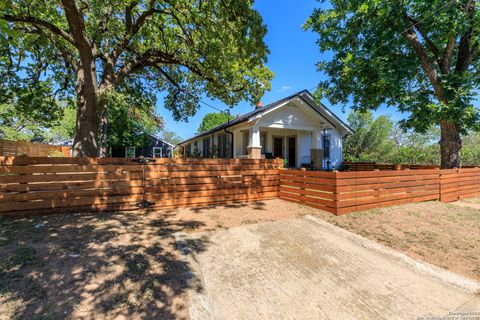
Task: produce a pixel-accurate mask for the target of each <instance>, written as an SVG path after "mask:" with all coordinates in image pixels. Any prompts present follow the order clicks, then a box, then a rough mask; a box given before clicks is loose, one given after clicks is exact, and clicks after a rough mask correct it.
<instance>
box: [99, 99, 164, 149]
mask: <svg viewBox="0 0 480 320" xmlns="http://www.w3.org/2000/svg"><path fill="white" fill-rule="evenodd" d="M107 104H108V106H109V107H108V129H107V130H108V135H107V137H108V138H107V145H108V146H111V147H112V146H127V145H128V146H132V147H137V146H142V145H144V142H145V139H146V138H147V135H146V134H155V133H156V132H157V131H158V130H159V129H161V128H162V127H163V119H162V118H161V117H160V116H158V115H157V114H156V111H155V105H154V104H153V101H152V99H151V98H150V99H149V98H148V97H145V96H144V97H143V98H142V97H135V96H133V95H132V94H128V93H114V92H112V93H110V94H109V95H108V102H107Z"/></svg>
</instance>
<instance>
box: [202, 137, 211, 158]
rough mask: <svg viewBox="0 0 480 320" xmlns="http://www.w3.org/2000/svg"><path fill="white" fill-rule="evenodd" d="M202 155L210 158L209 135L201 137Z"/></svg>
mask: <svg viewBox="0 0 480 320" xmlns="http://www.w3.org/2000/svg"><path fill="white" fill-rule="evenodd" d="M203 157H204V158H210V137H208V138H205V139H203Z"/></svg>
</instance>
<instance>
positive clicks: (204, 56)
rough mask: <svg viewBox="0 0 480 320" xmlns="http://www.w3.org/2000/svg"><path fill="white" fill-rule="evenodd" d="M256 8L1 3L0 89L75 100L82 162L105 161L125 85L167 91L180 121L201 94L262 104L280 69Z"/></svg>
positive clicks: (212, 2)
mask: <svg viewBox="0 0 480 320" xmlns="http://www.w3.org/2000/svg"><path fill="white" fill-rule="evenodd" d="M252 5H253V1H251V0H244V1H235V0H222V1H217V0H182V1H178V0H101V1H100V0H92V1H75V0H60V1H43V0H28V1H26V0H13V1H12V0H0V50H1V51H2V56H1V57H2V58H1V59H0V76H1V77H2V80H5V81H4V83H3V84H2V85H0V91H1V92H0V93H5V94H7V95H8V94H9V92H10V91H13V90H16V91H18V90H22V89H28V90H31V89H39V90H43V88H47V89H48V90H45V92H44V94H43V97H55V98H57V99H59V100H63V99H66V98H72V97H74V98H76V107H77V121H76V134H75V140H74V154H75V155H77V156H97V151H98V143H99V140H100V141H101V144H104V143H106V141H107V138H106V133H107V131H106V128H108V124H107V122H108V116H107V114H108V107H109V104H108V97H109V94H110V93H111V92H121V91H122V90H120V89H121V88H122V87H124V88H134V89H135V90H136V91H137V93H139V94H151V93H158V92H166V97H165V100H164V103H165V107H166V108H167V109H168V110H170V111H171V112H172V114H173V117H174V119H175V120H186V119H188V117H190V116H192V115H194V114H195V113H196V111H197V109H198V106H199V100H200V97H201V96H207V97H209V98H216V99H219V100H221V101H223V102H224V103H226V104H227V105H235V104H236V103H238V102H240V101H242V100H247V101H250V102H251V103H254V102H256V101H258V100H259V99H260V97H261V96H262V95H263V92H264V91H265V90H268V89H269V88H270V80H271V78H272V73H271V72H270V70H268V68H267V67H266V66H265V63H266V58H267V54H268V49H267V47H266V45H265V43H264V41H263V37H264V36H265V33H266V26H265V25H264V24H263V22H262V18H261V16H260V14H259V13H258V12H257V11H256V10H254V9H253V7H252ZM153 96H155V95H153ZM0 103H1V101H0ZM35 107H36V108H37V106H36V105H35ZM43 110H44V109H42V111H43ZM100 129H101V130H100ZM99 132H100V135H101V139H99V138H98V135H99Z"/></svg>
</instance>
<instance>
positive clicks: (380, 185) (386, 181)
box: [335, 169, 440, 214]
mask: <svg viewBox="0 0 480 320" xmlns="http://www.w3.org/2000/svg"><path fill="white" fill-rule="evenodd" d="M335 175H336V200H337V203H336V204H337V208H336V209H337V210H336V214H345V213H349V212H353V211H360V210H368V209H373V208H381V207H386V206H391V205H397V204H403V203H411V202H420V201H427V200H436V199H438V198H439V192H440V184H439V181H440V180H439V179H440V178H439V170H438V169H432V170H412V171H409V170H403V171H370V172H337V173H335Z"/></svg>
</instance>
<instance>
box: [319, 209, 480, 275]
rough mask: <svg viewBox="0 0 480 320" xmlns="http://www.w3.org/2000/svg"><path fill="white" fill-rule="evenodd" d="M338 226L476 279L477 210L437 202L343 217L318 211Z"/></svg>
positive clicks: (479, 270) (479, 261) (479, 255)
mask: <svg viewBox="0 0 480 320" xmlns="http://www.w3.org/2000/svg"><path fill="white" fill-rule="evenodd" d="M318 216H319V217H321V218H322V219H324V220H326V221H327V222H330V223H332V224H335V225H337V226H339V227H342V228H345V229H347V230H350V231H352V232H354V233H357V234H359V235H361V236H364V237H366V238H369V239H371V240H374V241H377V242H380V243H382V244H384V245H387V246H389V247H392V248H394V249H397V250H400V251H402V252H404V253H406V254H408V255H410V256H411V257H413V258H416V259H420V260H423V261H426V262H429V263H432V264H435V265H437V266H440V267H442V268H444V269H447V270H450V271H453V272H457V273H460V274H463V275H465V276H467V277H470V278H472V279H476V280H480V210H478V209H474V208H468V207H460V206H456V205H453V204H444V203H440V202H433V201H432V202H423V203H415V204H407V205H402V206H395V207H388V208H383V209H373V210H368V211H363V212H358V213H351V214H347V215H343V216H334V215H331V214H328V213H323V212H321V211H318Z"/></svg>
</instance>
